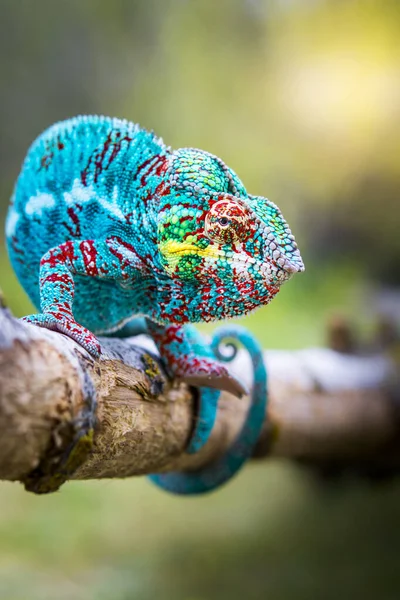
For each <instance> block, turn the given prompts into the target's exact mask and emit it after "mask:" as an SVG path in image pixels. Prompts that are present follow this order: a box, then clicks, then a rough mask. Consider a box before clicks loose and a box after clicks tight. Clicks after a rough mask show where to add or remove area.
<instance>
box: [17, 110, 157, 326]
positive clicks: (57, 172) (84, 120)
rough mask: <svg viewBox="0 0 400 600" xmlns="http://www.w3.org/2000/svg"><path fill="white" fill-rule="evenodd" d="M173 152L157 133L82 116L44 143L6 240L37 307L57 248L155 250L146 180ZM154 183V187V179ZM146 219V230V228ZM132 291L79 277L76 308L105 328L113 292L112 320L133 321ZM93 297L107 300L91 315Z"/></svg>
mask: <svg viewBox="0 0 400 600" xmlns="http://www.w3.org/2000/svg"><path fill="white" fill-rule="evenodd" d="M167 154H168V149H167V148H166V147H165V145H164V143H163V142H162V140H161V139H159V138H157V137H156V136H155V135H153V134H152V133H149V132H147V131H145V130H143V129H141V128H140V127H139V126H138V125H135V124H133V123H131V122H129V121H125V120H120V119H113V118H108V117H97V116H91V117H76V118H73V119H70V120H68V121H64V122H61V123H57V124H55V125H53V126H52V127H50V128H49V129H48V130H46V131H45V132H44V133H43V134H42V135H40V136H39V137H38V138H37V139H36V141H35V142H34V143H33V144H32V146H31V148H30V149H29V151H28V153H27V156H26V159H25V161H24V163H23V166H22V170H21V173H20V175H19V178H18V180H17V183H16V186H15V190H14V194H13V198H12V205H11V207H10V209H9V212H8V216H7V221H6V240H7V247H8V252H9V255H10V258H11V262H12V264H13V267H14V270H15V272H16V274H17V276H18V278H19V280H20V282H21V284H22V285H23V287H24V289H25V291H26V292H27V294H28V295H29V297H30V299H31V300H32V302H33V304H34V305H35V306H36V307H37V308H39V304H40V301H39V265H40V260H41V258H42V257H43V255H44V254H45V253H46V252H47V251H48V250H49V249H51V248H54V247H56V246H58V245H60V244H62V243H64V242H66V241H68V240H91V239H99V238H100V239H105V238H106V237H108V236H110V235H115V236H120V237H121V238H123V239H128V240H130V242H131V243H132V244H133V245H134V246H135V248H137V249H138V251H139V252H140V249H141V248H144V247H146V249H147V251H148V248H149V245H151V239H150V240H149V237H150V238H151V237H152V232H153V233H154V236H153V238H154V239H153V242H154V241H155V236H156V233H155V224H154V219H153V218H152V215H153V210H154V209H153V206H152V204H151V199H150V201H149V202H148V203H147V204H146V210H145V211H144V207H143V187H142V186H141V184H140V183H141V178H143V177H144V176H145V175H146V171H147V169H148V165H149V164H150V163H151V161H152V159H153V158H154V157H165V156H166V155H167ZM153 162H154V161H153ZM146 183H147V188H146V189H147V190H149V189H150V188H151V183H152V182H151V181H146ZM144 215H146V216H145V218H146V227H141V221H143V218H144ZM133 231H135V236H132V232H133ZM145 235H146V238H145V237H144V236H145ZM133 237H134V239H132V238H133ZM82 293H83V297H82ZM127 293H128V292H127V291H126V290H123V289H120V288H118V289H117V286H116V285H115V283H114V282H112V281H107V280H102V281H100V280H98V279H95V278H81V277H79V276H77V278H76V290H75V301H74V311H76V312H77V318H78V319H80V320H81V322H82V323H83V324H85V325H87V326H88V327H89V328H91V329H92V330H93V331H98V330H99V329H100V330H101V329H102V325H101V322H100V321H101V318H100V319H99V318H98V317H99V315H97V314H96V306H104V305H105V304H107V301H108V302H109V300H110V294H111V295H112V297H113V302H114V305H115V306H114V309H113V310H114V313H115V314H114V315H113V317H112V319H113V320H114V321H120V320H121V319H123V318H124V317H125V318H127V315H124V314H122V313H123V312H124V305H125V304H126V294H127ZM90 297H92V298H93V297H96V298H97V299H98V300H99V301H98V302H97V303H96V305H95V306H93V307H92V311H91V312H90V311H88V310H87V305H86V301H87V299H88V298H90ZM102 300H104V301H102ZM80 304H82V305H84V306H82V309H80ZM93 311H94V312H93ZM128 316H129V315H128ZM110 318H111V316H110V315H107V318H106V319H104V320H105V321H107V325H113V323H108V321H109V320H110ZM103 329H104V328H103ZM106 329H107V327H106Z"/></svg>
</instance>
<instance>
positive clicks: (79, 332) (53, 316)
mask: <svg viewBox="0 0 400 600" xmlns="http://www.w3.org/2000/svg"><path fill="white" fill-rule="evenodd" d="M22 320H23V321H25V322H26V323H31V324H32V325H38V326H39V327H44V328H46V329H51V330H52V331H58V332H59V333H64V334H65V335H67V336H68V337H70V338H71V339H73V340H74V341H75V342H77V343H78V344H79V345H80V346H82V348H84V349H85V350H86V351H87V352H89V354H91V355H92V356H93V357H94V358H98V357H99V356H100V354H101V347H100V343H99V341H98V339H97V338H96V336H95V335H93V333H91V332H90V331H89V330H88V329H86V328H85V327H82V325H79V323H77V322H76V321H74V320H73V319H70V318H68V317H66V316H65V315H61V314H59V313H51V312H46V313H39V314H37V315H29V316H27V317H23V318H22Z"/></svg>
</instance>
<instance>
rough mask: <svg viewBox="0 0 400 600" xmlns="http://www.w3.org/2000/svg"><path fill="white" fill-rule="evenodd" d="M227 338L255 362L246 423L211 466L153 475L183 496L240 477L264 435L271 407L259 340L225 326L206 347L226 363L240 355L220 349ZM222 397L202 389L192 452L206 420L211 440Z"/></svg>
mask: <svg viewBox="0 0 400 600" xmlns="http://www.w3.org/2000/svg"><path fill="white" fill-rule="evenodd" d="M193 330H194V328H193ZM194 335H195V334H194ZM199 335H200V334H198V336H199ZM200 339H201V338H200V337H197V351H199V349H200ZM227 339H229V340H235V341H236V340H237V341H239V342H240V343H241V344H242V345H243V346H244V347H245V348H246V350H247V351H248V353H249V354H250V357H251V360H252V366H253V374H254V380H253V388H252V392H251V403H250V408H249V411H248V413H247V417H246V421H245V423H244V425H243V427H242V429H241V431H240V433H239V434H238V436H237V438H236V440H235V441H234V443H233V444H232V446H231V447H230V448H229V450H228V451H227V452H226V453H225V454H223V455H222V456H221V457H220V458H219V459H217V460H215V461H214V462H212V463H211V464H209V465H207V466H205V467H203V468H201V469H199V470H197V471H187V472H182V473H180V472H173V473H165V474H164V473H161V474H155V475H150V479H151V480H152V481H153V482H154V483H155V484H156V485H158V486H159V487H161V488H163V489H164V490H167V491H168V492H172V493H174V494H183V495H190V494H203V493H205V492H210V491H212V490H214V489H216V488H217V487H219V486H221V485H222V484H224V483H226V482H227V481H228V480H229V479H231V478H232V477H233V476H234V475H236V473H237V472H238V471H239V470H240V469H241V467H242V466H243V465H244V463H245V462H246V460H247V459H249V458H250V457H251V455H252V452H253V449H254V446H255V444H256V443H257V441H258V438H259V436H260V433H261V430H262V427H263V423H264V419H265V413H266V406H267V370H266V367H265V364H264V359H263V353H262V349H261V347H260V345H259V344H258V342H257V341H256V340H255V338H254V337H253V336H252V335H251V334H250V332H249V331H247V330H246V329H245V328H244V327H239V326H232V325H231V326H225V327H222V328H220V329H218V330H217V331H216V332H215V333H214V336H213V338H212V342H211V346H210V347H208V346H206V345H205V344H204V342H203V352H207V353H208V352H210V349H211V351H212V352H213V354H214V355H215V357H216V358H218V359H219V360H222V361H225V362H228V361H231V360H232V359H233V358H234V357H235V355H236V351H237V347H236V345H234V344H230V345H231V346H232V347H233V348H234V351H233V353H232V354H231V355H230V356H229V357H227V356H226V355H224V354H222V353H221V350H220V346H221V343H222V341H223V340H227ZM219 395H220V392H219V391H217V390H211V389H208V388H200V409H199V423H200V426H199V423H198V424H197V426H196V428H195V433H194V436H193V437H192V440H191V442H190V443H189V451H190V449H191V448H192V447H193V441H194V440H195V439H196V434H197V435H198V434H199V429H201V422H202V420H203V419H204V427H205V430H206V431H207V439H208V436H209V434H210V432H211V429H212V425H213V424H214V421H215V415H216V411H217V403H218V399H219ZM204 437H205V436H204V435H203V436H202V443H201V445H204V443H205V441H206V440H205V439H204ZM195 445H196V443H195ZM197 445H200V444H197ZM192 451H193V450H192Z"/></svg>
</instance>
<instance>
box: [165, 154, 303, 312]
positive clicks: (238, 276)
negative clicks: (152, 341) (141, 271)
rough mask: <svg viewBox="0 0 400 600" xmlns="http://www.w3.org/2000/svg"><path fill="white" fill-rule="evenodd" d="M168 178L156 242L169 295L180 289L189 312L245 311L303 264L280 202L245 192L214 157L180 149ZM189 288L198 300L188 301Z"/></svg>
mask: <svg viewBox="0 0 400 600" xmlns="http://www.w3.org/2000/svg"><path fill="white" fill-rule="evenodd" d="M179 153H181V154H179ZM177 154H178V157H177V156H176V155H177ZM168 182H169V184H170V187H169V190H168V193H167V194H166V195H165V196H163V198H161V201H160V211H159V215H158V246H159V250H160V257H161V264H162V266H163V269H164V270H165V272H166V273H167V274H168V276H169V277H170V279H171V281H172V282H175V283H176V292H175V295H178V296H179V294H181V293H183V290H184V294H185V295H186V302H185V303H184V306H183V305H182V306H181V307H180V311H181V312H182V311H184V312H185V315H186V316H187V318H188V320H190V321H196V320H197V321H198V320H201V321H203V320H213V319H222V318H226V317H232V316H238V315H241V314H245V313H247V312H249V311H250V310H252V309H254V308H256V307H257V306H260V305H263V304H267V303H268V302H270V300H271V299H272V298H273V297H274V296H275V295H276V293H277V292H278V291H279V288H280V286H281V285H282V283H284V282H285V281H287V280H288V279H289V278H290V277H291V276H292V275H293V274H294V273H296V272H301V271H304V265H303V261H302V259H301V256H300V252H299V250H298V248H297V245H296V242H295V239H294V236H293V235H292V233H291V231H290V229H289V226H288V224H287V223H286V221H285V219H284V218H283V216H282V213H281V212H280V210H279V208H278V207H277V206H276V205H275V204H273V203H272V202H271V201H269V200H268V199H266V198H263V197H261V196H251V195H248V194H247V192H246V190H245V188H244V186H243V184H242V183H241V181H240V180H239V178H238V177H237V175H236V174H235V173H234V172H233V171H232V170H231V169H229V168H228V167H226V166H225V165H224V163H223V162H222V161H221V160H220V159H218V158H216V157H213V156H212V155H209V154H208V153H204V152H202V151H200V150H191V149H182V150H179V151H177V152H176V153H174V154H173V160H172V168H170V173H169V179H168ZM171 289H172V290H174V286H173V285H172V286H171ZM193 296H195V297H196V299H197V307H196V306H195V304H194V303H190V302H189V301H188V300H189V298H191V297H193ZM175 301H176V297H175ZM196 311H197V313H198V314H197V313H196ZM177 314H178V313H177ZM196 314H197V318H196Z"/></svg>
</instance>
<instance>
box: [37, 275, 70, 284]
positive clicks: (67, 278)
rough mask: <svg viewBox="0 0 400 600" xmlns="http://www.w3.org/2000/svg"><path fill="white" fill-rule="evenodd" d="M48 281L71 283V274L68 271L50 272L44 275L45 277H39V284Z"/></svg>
mask: <svg viewBox="0 0 400 600" xmlns="http://www.w3.org/2000/svg"><path fill="white" fill-rule="evenodd" d="M48 281H50V282H51V283H56V282H59V283H65V284H70V283H72V276H71V275H69V274H68V273H50V274H49V275H46V277H43V278H41V279H40V283H41V285H43V284H45V283H47V282H48Z"/></svg>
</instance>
